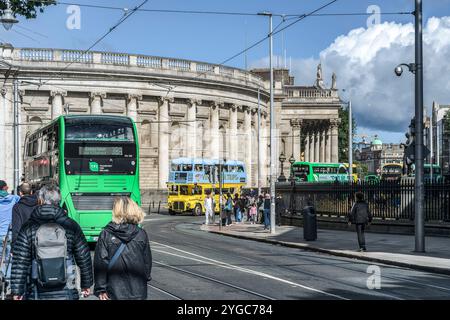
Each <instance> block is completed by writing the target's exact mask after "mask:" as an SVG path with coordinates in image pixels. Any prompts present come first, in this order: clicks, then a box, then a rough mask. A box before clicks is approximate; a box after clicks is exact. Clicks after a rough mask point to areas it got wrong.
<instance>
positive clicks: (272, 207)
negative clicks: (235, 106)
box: [258, 12, 276, 234]
mask: <svg viewBox="0 0 450 320" xmlns="http://www.w3.org/2000/svg"><path fill="white" fill-rule="evenodd" d="M258 15H261V16H268V17H269V68H270V173H269V175H270V233H271V234H274V233H275V180H276V177H275V163H276V158H275V157H276V155H275V151H276V150H275V115H274V106H273V66H272V55H273V54H272V51H273V41H272V38H273V34H272V13H270V12H261V13H258Z"/></svg>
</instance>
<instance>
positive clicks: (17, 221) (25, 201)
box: [11, 182, 38, 247]
mask: <svg viewBox="0 0 450 320" xmlns="http://www.w3.org/2000/svg"><path fill="white" fill-rule="evenodd" d="M19 195H20V197H21V198H20V200H19V202H18V203H16V204H15V205H14V207H13V209H12V222H11V225H12V246H11V247H13V246H14V242H16V239H17V236H18V235H19V231H20V228H22V226H23V225H24V224H25V222H27V221H28V219H30V216H31V213H32V212H33V210H34V208H35V207H36V206H37V205H38V199H37V196H36V194H33V190H32V189H31V185H30V184H29V183H26V182H24V183H22V184H21V185H20V186H19Z"/></svg>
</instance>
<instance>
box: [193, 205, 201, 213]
mask: <svg viewBox="0 0 450 320" xmlns="http://www.w3.org/2000/svg"><path fill="white" fill-rule="evenodd" d="M201 215H202V206H201V205H200V204H199V203H197V204H196V205H195V208H194V216H201Z"/></svg>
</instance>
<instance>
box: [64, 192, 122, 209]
mask: <svg viewBox="0 0 450 320" xmlns="http://www.w3.org/2000/svg"><path fill="white" fill-rule="evenodd" d="M72 201H73V206H74V207H75V209H76V210H86V211H87V210H89V211H91V210H112V207H113V202H114V196H112V195H102V196H99V195H81V196H80V195H72Z"/></svg>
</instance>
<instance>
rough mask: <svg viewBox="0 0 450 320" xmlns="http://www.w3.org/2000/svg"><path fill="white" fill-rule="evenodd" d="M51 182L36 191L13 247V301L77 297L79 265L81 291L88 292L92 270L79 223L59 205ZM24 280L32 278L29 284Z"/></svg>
mask: <svg viewBox="0 0 450 320" xmlns="http://www.w3.org/2000/svg"><path fill="white" fill-rule="evenodd" d="M60 202H61V194H60V191H59V188H58V187H57V186H56V185H54V184H49V185H46V186H43V187H42V188H41V190H39V192H38V203H39V206H38V207H36V208H35V209H34V211H33V212H32V213H31V216H30V219H29V220H28V222H26V223H25V224H24V225H23V227H22V229H21V230H20V232H19V235H18V236H17V239H16V242H15V244H14V248H13V257H14V259H13V265H12V272H11V293H12V294H13V296H14V299H15V300H22V299H23V298H24V297H25V298H26V299H33V300H38V299H39V300H78V299H79V293H78V290H77V288H76V274H75V269H76V268H75V267H76V266H78V267H79V268H80V278H81V279H80V286H81V288H82V294H83V295H84V296H85V297H86V296H88V295H89V294H90V287H91V286H92V284H93V272H92V262H91V255H90V252H89V246H88V244H87V242H86V238H85V237H84V234H83V232H82V231H81V228H80V226H79V225H78V224H77V223H76V222H75V221H74V220H72V219H71V218H69V217H68V216H67V213H66V212H65V211H64V210H63V209H62V208H61V207H59V204H60ZM27 279H31V281H30V285H29V286H28V285H27V283H28V281H27Z"/></svg>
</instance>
